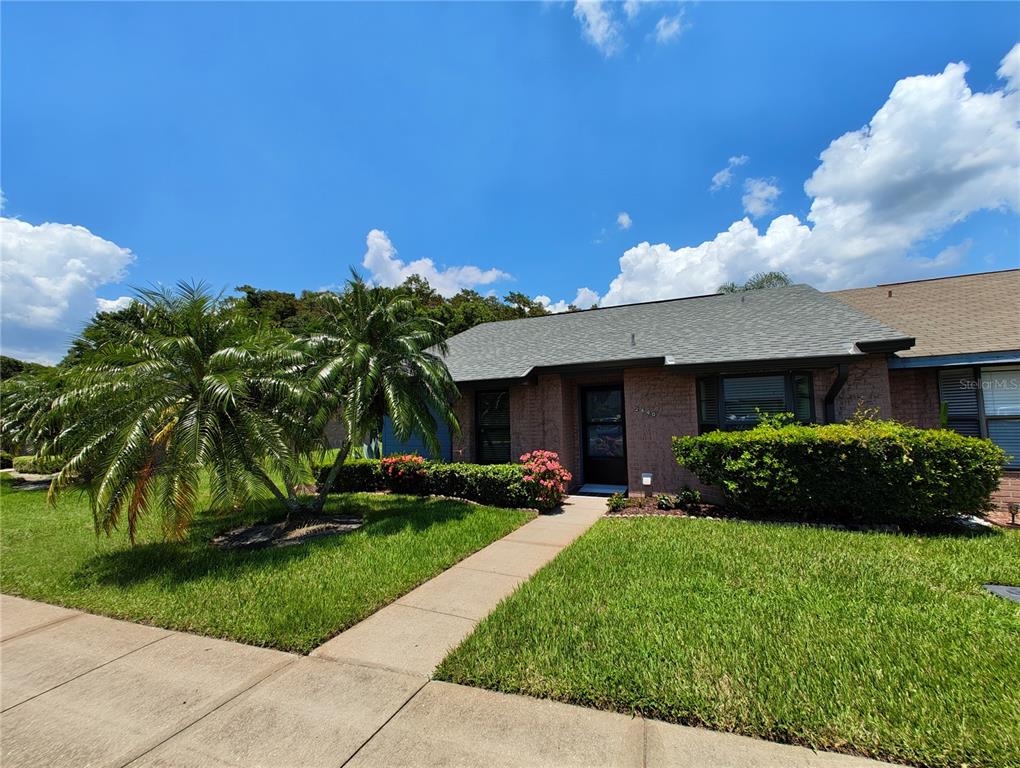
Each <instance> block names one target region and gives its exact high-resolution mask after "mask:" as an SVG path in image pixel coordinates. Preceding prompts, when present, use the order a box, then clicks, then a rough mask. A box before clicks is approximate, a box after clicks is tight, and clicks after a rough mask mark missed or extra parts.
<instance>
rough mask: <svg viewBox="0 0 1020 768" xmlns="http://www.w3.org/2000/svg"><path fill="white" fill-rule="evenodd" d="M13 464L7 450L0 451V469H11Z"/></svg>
mask: <svg viewBox="0 0 1020 768" xmlns="http://www.w3.org/2000/svg"><path fill="white" fill-rule="evenodd" d="M13 466H14V457H13V456H11V454H9V453H7V451H0V469H11V468H12V467H13Z"/></svg>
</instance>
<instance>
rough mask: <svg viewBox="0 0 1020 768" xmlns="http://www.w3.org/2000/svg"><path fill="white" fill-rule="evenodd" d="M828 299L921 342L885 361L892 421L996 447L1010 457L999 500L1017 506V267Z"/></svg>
mask: <svg viewBox="0 0 1020 768" xmlns="http://www.w3.org/2000/svg"><path fill="white" fill-rule="evenodd" d="M829 295H830V296H832V297H834V298H836V299H838V300H839V301H842V302H844V303H845V304H847V305H848V306H851V307H854V308H855V309H858V310H860V311H861V312H864V313H866V314H868V315H870V316H871V317H874V318H875V319H877V320H880V321H881V322H883V323H885V324H888V325H891V326H893V327H895V328H897V329H899V330H900V331H903V332H904V333H905V334H906V335H909V336H913V337H914V338H915V339H916V341H915V344H914V346H913V347H911V348H910V349H906V350H899V351H897V352H896V353H894V354H893V355H891V356H890V357H889V359H888V368H889V395H890V399H891V405H892V411H891V415H892V418H894V419H896V420H897V421H901V422H903V423H905V424H913V425H914V426H918V427H938V426H940V425H941V424H942V421H943V419H944V420H945V425H946V426H948V427H949V428H951V429H955V430H956V431H958V432H961V433H963V434H965V435H975V436H980V437H987V438H988V439H990V440H992V441H993V442H995V443H997V444H998V445H999V446H1001V447H1002V448H1003V450H1005V451H1006V453H1007V454H1010V455H1011V456H1012V459H1011V460H1010V462H1009V464H1008V465H1007V469H1006V471H1005V472H1004V473H1003V479H1002V483H1001V484H1000V486H999V491H998V493H997V494H996V496H995V501H996V502H997V503H998V504H999V505H1000V506H1003V507H1006V506H1008V504H1009V503H1011V502H1012V503H1020V269H1012V270H1005V271H1001V272H987V273H984V274H976V275H961V276H959V277H942V278H935V279H931V280H917V281H914V282H906V283H889V284H885V285H877V286H874V287H872V288H853V289H850V290H845V291H835V292H833V293H831V294H829ZM943 409H944V413H940V411H941V410H943Z"/></svg>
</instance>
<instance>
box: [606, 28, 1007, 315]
mask: <svg viewBox="0 0 1020 768" xmlns="http://www.w3.org/2000/svg"><path fill="white" fill-rule="evenodd" d="M966 74H967V66H966V65H965V64H963V63H953V64H949V65H948V66H947V67H946V68H945V69H944V70H943V71H942V72H940V73H938V74H934V75H920V76H916V77H908V78H904V79H903V80H900V81H899V82H897V83H896V84H895V86H894V87H893V89H892V92H891V93H890V94H889V97H888V99H887V100H886V102H885V103H884V104H883V105H882V107H881V108H880V109H879V110H878V111H877V112H876V113H875V114H874V116H873V117H872V118H871V120H870V121H869V122H868V124H867V125H865V126H864V127H863V128H860V129H858V130H854V131H850V132H848V133H845V134H843V135H842V136H840V137H839V138H837V139H835V140H834V141H833V142H832V143H831V144H830V145H829V146H828V147H827V148H826V149H825V151H823V152H822V154H821V157H820V163H819V165H818V166H817V168H816V169H815V171H814V173H812V175H811V178H810V179H808V180H807V182H806V183H805V185H804V189H805V191H806V192H807V194H808V195H809V196H810V197H811V198H812V202H811V207H810V209H809V211H808V214H807V216H806V220H805V221H801V220H800V219H799V218H798V217H797V216H794V215H791V214H784V215H781V216H778V217H776V218H774V219H773V220H772V222H771V223H770V224H769V225H768V227H767V228H765V229H764V231H762V230H759V228H758V227H756V226H755V225H754V224H753V223H752V222H751V220H750V219H748V218H744V219H741V220H740V221H736V222H734V223H733V224H732V225H730V227H729V228H728V229H727V230H726V231H724V232H720V233H719V234H718V235H716V236H715V237H713V238H711V239H709V240H706V241H705V242H702V243H700V244H698V245H691V246H681V247H676V248H674V247H673V246H671V245H669V244H667V243H658V244H651V243H647V242H644V243H640V244H638V245H636V246H634V247H633V248H630V249H628V250H627V251H626V252H625V253H624V254H623V256H622V257H621V258H620V273H619V275H618V276H617V277H616V278H615V279H614V280H613V281H612V283H611V284H610V287H609V291H608V293H607V294H606V295H605V297H603V299H602V302H601V303H602V304H603V305H611V304H620V303H626V302H632V301H643V300H649V299H659V298H666V297H673V296H690V295H696V294H701V293H711V292H713V291H714V290H715V289H716V288H717V287H718V286H719V285H720V284H721V283H724V282H727V281H730V280H733V281H741V280H743V279H744V278H746V277H747V275H748V274H751V273H753V272H757V271H763V270H783V271H785V272H787V273H789V274H790V275H792V276H793V277H794V278H795V279H797V280H800V281H804V282H808V283H811V284H812V285H814V286H816V287H818V288H821V289H835V288H841V287H846V286H848V285H864V284H868V283H873V282H879V281H881V280H886V279H908V278H910V277H916V276H922V275H925V274H926V273H927V272H928V271H929V270H931V269H933V268H934V269H937V268H944V267H947V266H949V265H951V264H952V263H955V261H957V260H959V259H960V258H961V257H962V255H963V251H962V250H961V247H960V246H951V247H950V248H947V249H944V250H943V251H942V252H940V253H939V254H938V255H936V256H934V257H926V256H923V255H920V254H919V253H918V252H917V251H916V249H917V247H918V245H920V244H923V243H925V242H930V241H931V240H932V239H934V238H936V237H938V236H940V235H942V234H943V233H945V232H946V231H947V230H948V229H949V228H950V227H952V226H953V225H954V224H956V223H958V222H960V221H962V220H964V219H965V218H967V217H968V216H969V215H971V214H972V213H974V212H976V211H979V210H1003V211H1020V185H1018V184H1017V178H1018V177H1020V126H1018V120H1017V118H1018V115H1020V92H1018V90H1017V87H1018V86H1020V45H1018V46H1016V47H1014V48H1013V49H1012V50H1011V51H1010V52H1009V53H1008V54H1007V55H1006V56H1005V57H1004V58H1003V59H1002V62H1001V66H1000V68H999V70H998V74H999V77H1000V78H1001V79H1002V80H1004V81H1005V83H1004V85H1003V87H1001V88H999V89H994V90H991V91H988V92H983V93H982V92H978V93H974V92H973V91H971V89H970V88H969V86H968V85H967V81H966ZM739 164H741V163H734V162H733V159H732V158H731V162H730V163H729V164H728V165H727V167H726V168H725V169H723V171H722V172H720V173H723V175H722V176H721V177H720V175H719V174H716V177H717V179H713V188H715V187H722V186H726V185H727V184H729V183H730V182H731V181H732V175H726V174H725V171H730V172H732V168H733V167H734V166H735V165H739ZM746 202H747V201H746V200H745V205H746ZM749 210H750V209H749ZM750 212H752V213H753V211H750ZM965 247H969V245H967V246H965Z"/></svg>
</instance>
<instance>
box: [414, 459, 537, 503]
mask: <svg viewBox="0 0 1020 768" xmlns="http://www.w3.org/2000/svg"><path fill="white" fill-rule="evenodd" d="M425 488H426V493H430V494H433V495H435V496H453V497H455V498H458V499H469V500H470V501H477V502H478V503H479V504H489V505H491V506H494V507H508V508H511V509H517V508H522V509H523V508H528V507H533V506H535V505H534V503H533V501H532V498H531V496H530V494H529V492H528V488H527V486H526V485H525V482H524V467H523V466H521V465H520V464H461V463H456V464H442V463H438V462H435V463H432V464H430V465H429V468H428V472H427V476H426V480H425Z"/></svg>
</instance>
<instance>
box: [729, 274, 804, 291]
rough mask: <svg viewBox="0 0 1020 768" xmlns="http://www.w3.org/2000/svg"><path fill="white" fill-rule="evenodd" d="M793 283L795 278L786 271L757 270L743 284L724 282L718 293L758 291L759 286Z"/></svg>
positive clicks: (777, 286)
mask: <svg viewBox="0 0 1020 768" xmlns="http://www.w3.org/2000/svg"><path fill="white" fill-rule="evenodd" d="M787 285H793V280H791V279H790V276H789V275H788V274H786V273H785V272H755V273H754V274H753V275H751V276H750V277H749V278H747V281H746V282H744V283H743V284H742V285H737V283H734V282H729V283H723V284H722V285H720V286H719V287H718V288H717V289H716V293H739V292H740V291H756V290H758V289H759V288H782V287H784V286H787Z"/></svg>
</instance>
